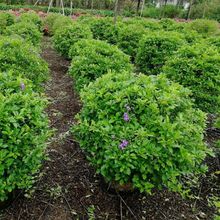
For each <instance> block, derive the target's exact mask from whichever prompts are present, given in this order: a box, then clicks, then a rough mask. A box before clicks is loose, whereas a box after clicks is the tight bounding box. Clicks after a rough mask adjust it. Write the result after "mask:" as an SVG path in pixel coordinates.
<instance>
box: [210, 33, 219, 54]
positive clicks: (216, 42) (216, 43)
mask: <svg viewBox="0 0 220 220" xmlns="http://www.w3.org/2000/svg"><path fill="white" fill-rule="evenodd" d="M207 43H208V44H211V45H213V46H215V47H216V48H217V50H218V52H219V53H220V37H217V36H216V37H210V38H208V39H207Z"/></svg>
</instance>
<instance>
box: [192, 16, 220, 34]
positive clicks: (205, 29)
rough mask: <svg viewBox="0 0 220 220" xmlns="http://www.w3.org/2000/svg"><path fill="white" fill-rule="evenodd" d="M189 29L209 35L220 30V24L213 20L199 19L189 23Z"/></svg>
mask: <svg viewBox="0 0 220 220" xmlns="http://www.w3.org/2000/svg"><path fill="white" fill-rule="evenodd" d="M189 29H191V30H194V31H197V32H198V33H199V34H202V35H203V36H204V37H207V36H210V35H214V34H217V33H218V32H219V24H218V22H217V21H213V20H207V19H197V20H194V21H192V22H191V23H189Z"/></svg>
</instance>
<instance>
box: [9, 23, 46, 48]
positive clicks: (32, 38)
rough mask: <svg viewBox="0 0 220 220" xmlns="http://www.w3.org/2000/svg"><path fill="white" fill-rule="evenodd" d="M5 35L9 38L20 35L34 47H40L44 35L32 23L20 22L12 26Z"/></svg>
mask: <svg viewBox="0 0 220 220" xmlns="http://www.w3.org/2000/svg"><path fill="white" fill-rule="evenodd" d="M5 34H6V35H9V36H10V35H11V36H12V35H18V36H20V37H22V38H24V40H25V41H26V42H29V43H32V44H33V45H34V46H39V45H40V42H41V39H42V34H41V33H40V32H39V30H38V28H37V26H35V25H34V24H33V23H31V22H19V23H16V24H14V25H11V26H9V27H7V29H6V31H5Z"/></svg>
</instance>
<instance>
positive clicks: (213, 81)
mask: <svg viewBox="0 0 220 220" xmlns="http://www.w3.org/2000/svg"><path fill="white" fill-rule="evenodd" d="M163 69H164V72H165V73H166V74H167V76H168V77H169V78H170V79H172V80H175V81H177V82H179V83H181V84H182V85H184V86H186V87H188V88H190V89H191V90H192V92H193V98H194V99H195V102H196V104H197V106H198V107H199V108H200V109H202V110H203V111H205V112H211V113H215V112H217V111H219V109H220V56H219V53H218V52H217V51H216V50H215V48H212V47H210V46H209V45H206V44H195V45H192V46H183V47H182V48H180V49H179V50H178V52H177V53H176V54H175V56H173V57H172V58H171V59H169V60H168V61H167V62H166V64H165V66H164V68H163Z"/></svg>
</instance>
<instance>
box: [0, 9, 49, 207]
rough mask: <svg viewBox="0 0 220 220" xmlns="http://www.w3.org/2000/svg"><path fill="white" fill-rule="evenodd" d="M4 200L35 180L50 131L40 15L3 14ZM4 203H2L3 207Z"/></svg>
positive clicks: (0, 112)
mask: <svg viewBox="0 0 220 220" xmlns="http://www.w3.org/2000/svg"><path fill="white" fill-rule="evenodd" d="M0 21H1V22H0V32H1V34H2V35H0V201H4V200H7V199H8V198H9V197H11V196H12V195H13V194H14V191H15V190H18V189H28V188H30V187H31V185H32V184H33V182H34V180H35V177H36V175H37V173H38V171H39V168H40V166H41V163H42V160H43V159H44V158H45V147H46V142H47V139H48V137H49V135H50V131H49V123H48V118H47V115H46V114H45V108H46V106H47V99H46V97H45V95H44V94H43V89H42V83H43V82H45V81H46V80H47V78H48V72H49V70H48V66H47V64H46V63H45V61H44V60H42V59H41V57H40V55H39V52H40V47H39V46H40V41H41V37H42V34H41V32H40V30H41V28H42V21H41V19H40V18H39V17H38V16H37V15H35V14H32V13H27V14H22V15H21V16H20V17H18V18H17V17H15V16H13V15H12V14H10V13H0ZM1 204H2V203H0V206H1Z"/></svg>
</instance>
